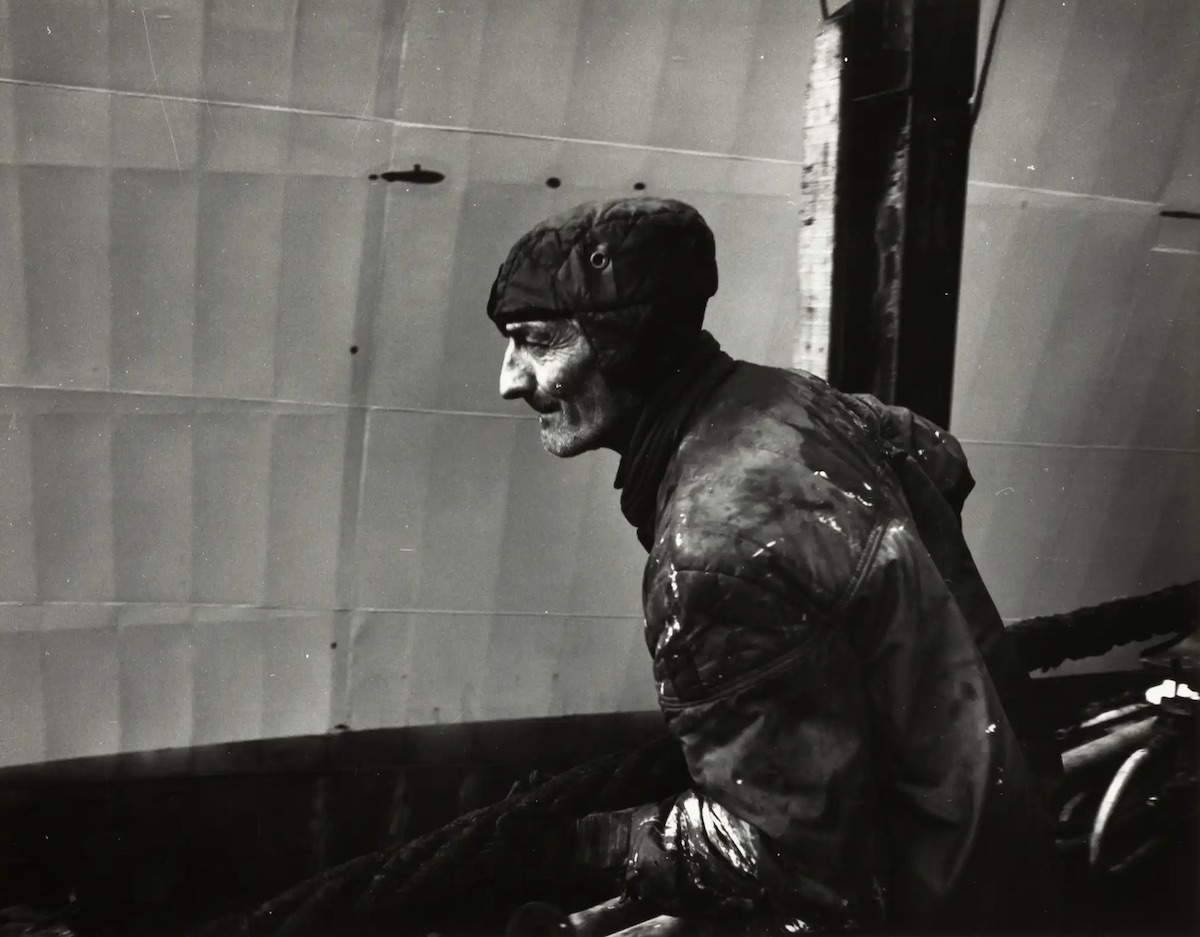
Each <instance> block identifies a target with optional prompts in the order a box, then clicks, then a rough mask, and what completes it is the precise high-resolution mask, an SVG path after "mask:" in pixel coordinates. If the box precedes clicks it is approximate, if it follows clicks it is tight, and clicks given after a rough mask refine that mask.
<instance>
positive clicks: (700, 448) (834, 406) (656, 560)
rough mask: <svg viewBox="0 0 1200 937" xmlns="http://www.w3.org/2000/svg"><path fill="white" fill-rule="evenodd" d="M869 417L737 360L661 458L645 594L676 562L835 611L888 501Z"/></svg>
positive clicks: (811, 382) (787, 375)
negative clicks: (663, 465)
mask: <svg viewBox="0 0 1200 937" xmlns="http://www.w3.org/2000/svg"><path fill="white" fill-rule="evenodd" d="M867 417H868V418H864V414H863V413H862V412H861V411H860V410H858V409H856V408H854V406H853V405H852V403H848V402H847V400H846V398H845V397H844V396H843V395H841V394H839V393H838V392H837V391H836V390H834V389H833V388H831V387H830V386H829V385H828V384H826V383H825V382H824V381H821V380H820V379H819V378H816V377H813V376H812V375H808V374H805V373H804V372H797V371H786V370H783V369H779V368H767V367H762V366H759V365H752V364H748V363H745V362H741V363H739V364H738V366H737V368H736V369H735V370H734V372H733V374H732V375H731V377H730V378H729V380H727V381H726V382H725V383H724V384H722V386H721V389H720V391H719V392H718V394H717V395H715V396H714V398H713V399H712V400H710V401H709V402H708V403H707V404H706V405H705V406H704V407H703V408H702V409H701V412H700V413H699V414H698V415H697V417H696V419H695V420H693V422H692V424H691V426H690V427H689V429H688V431H687V432H686V433H685V435H684V438H683V441H682V443H681V445H680V446H679V449H678V451H677V452H676V454H675V457H674V458H673V459H672V461H671V463H670V464H669V466H668V468H667V471H666V474H665V476H664V480H663V485H662V487H661V489H660V491H659V505H658V514H657V523H656V526H655V540H654V543H653V545H652V547H651V551H650V559H649V562H648V564H647V568H646V579H645V582H644V588H645V591H646V594H647V597H649V595H650V594H651V593H652V591H653V590H654V589H655V588H656V587H662V586H663V585H664V581H660V580H662V577H667V576H669V575H670V574H671V571H672V570H674V571H676V572H677V571H678V570H681V569H682V570H694V571H697V572H708V573H712V574H714V575H721V576H732V577H737V578H739V579H741V580H743V581H747V582H750V583H753V584H756V585H758V586H759V587H761V588H763V589H766V590H767V591H769V592H775V593H777V594H779V595H780V596H782V597H785V598H787V599H788V601H790V602H793V603H800V604H802V605H803V606H804V607H807V608H811V609H813V610H817V611H830V610H832V609H833V607H834V606H835V605H836V604H837V603H838V602H839V600H840V599H841V598H842V597H843V595H845V594H846V593H847V592H848V590H849V589H850V588H851V587H852V585H853V582H854V579H855V577H856V576H857V575H859V574H860V573H861V569H860V567H861V565H862V562H863V560H864V558H865V556H866V553H867V552H868V550H869V549H870V541H871V538H872V532H873V530H874V529H875V528H876V526H877V523H878V520H879V517H880V515H881V513H883V514H887V513H889V511H890V509H891V508H892V507H893V506H894V505H895V500H894V499H895V496H896V492H895V490H894V484H893V483H891V482H890V480H889V477H888V476H887V474H886V473H885V472H884V471H883V463H882V459H881V455H880V453H881V449H880V441H879V438H878V434H877V432H876V430H875V427H873V426H872V423H871V421H870V419H869V414H868V415H867Z"/></svg>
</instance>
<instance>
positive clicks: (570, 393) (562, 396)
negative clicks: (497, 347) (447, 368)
mask: <svg viewBox="0 0 1200 937" xmlns="http://www.w3.org/2000/svg"><path fill="white" fill-rule="evenodd" d="M505 333H506V334H507V335H508V348H507V350H506V351H505V353H504V364H503V365H502V366H501V369H500V396H502V397H503V398H504V399H505V400H516V399H518V398H522V399H524V400H525V401H526V402H527V403H528V404H529V405H530V406H531V407H533V409H535V410H537V411H538V413H540V414H541V424H542V426H541V428H542V445H543V446H545V447H546V451H547V452H549V453H551V454H553V455H556V456H560V457H562V458H567V457H569V456H573V455H579V453H581V452H587V451H588V450H590V449H597V448H600V447H602V446H606V445H611V442H612V439H613V436H614V430H616V428H617V427H618V425H619V424H620V423H621V421H622V419H623V417H625V416H626V415H627V414H628V413H629V410H630V406H631V404H630V402H629V401H628V400H625V399H623V398H622V397H621V395H619V394H617V393H615V392H614V391H613V389H612V388H611V387H610V386H609V384H608V382H607V381H606V380H605V379H604V375H603V374H601V373H600V368H599V366H598V364H597V362H596V355H595V351H594V350H593V348H592V346H591V344H590V343H589V342H588V341H587V339H586V338H585V337H584V335H583V332H582V331H581V330H580V328H579V325H578V324H577V323H576V322H575V321H574V320H570V319H556V320H553V321H548V322H546V321H532V322H514V323H511V324H509V325H507V326H505Z"/></svg>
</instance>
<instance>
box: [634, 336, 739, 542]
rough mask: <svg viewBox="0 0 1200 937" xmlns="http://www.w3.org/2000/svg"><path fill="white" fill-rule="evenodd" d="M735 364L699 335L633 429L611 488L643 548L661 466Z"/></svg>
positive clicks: (648, 536)
mask: <svg viewBox="0 0 1200 937" xmlns="http://www.w3.org/2000/svg"><path fill="white" fill-rule="evenodd" d="M735 363H736V362H735V361H734V360H733V358H731V357H730V356H729V355H727V354H726V353H725V352H723V351H722V350H721V346H720V345H719V344H718V343H717V340H716V339H715V338H713V337H712V335H710V334H709V333H708V332H701V333H700V334H699V335H698V336H697V337H696V340H695V342H694V343H693V344H692V345H691V347H689V348H688V349H687V350H686V351H684V352H683V353H682V354H680V355H679V356H678V357H677V358H675V359H674V361H673V362H672V364H671V366H670V369H669V371H668V374H667V376H666V377H665V378H664V379H663V380H662V382H661V383H660V384H659V386H658V389H657V390H655V392H654V394H653V395H652V396H651V398H650V400H649V402H648V403H647V404H646V406H645V409H643V410H642V413H641V415H640V416H639V417H638V421H637V423H636V424H635V425H634V428H633V434H632V436H631V437H630V440H629V446H628V448H627V449H626V450H625V454H624V455H623V456H622V457H621V462H620V465H619V466H618V467H617V477H616V480H615V482H614V483H613V487H614V488H617V489H620V491H621V513H622V514H624V515H625V519H626V520H628V521H629V523H631V524H632V525H633V526H634V527H636V528H637V534H638V540H639V541H641V544H642V546H644V547H645V548H646V549H647V550H649V549H650V547H651V545H652V544H653V543H654V522H655V513H656V507H657V504H658V489H659V487H660V486H661V485H662V480H663V475H664V474H665V473H666V470H667V464H668V463H669V462H670V460H671V457H672V456H673V455H675V452H676V450H677V449H678V448H679V444H680V442H682V440H683V434H684V431H685V430H686V429H687V427H688V425H689V424H690V423H691V420H692V417H693V416H694V414H695V412H696V410H697V409H698V408H699V407H700V405H701V404H702V403H703V402H704V401H705V400H706V399H707V398H708V396H709V394H710V393H711V392H712V391H713V390H714V389H715V388H716V387H717V385H718V384H720V383H721V382H722V381H724V380H725V378H727V377H728V376H729V374H730V372H731V371H732V370H733V368H734V365H735Z"/></svg>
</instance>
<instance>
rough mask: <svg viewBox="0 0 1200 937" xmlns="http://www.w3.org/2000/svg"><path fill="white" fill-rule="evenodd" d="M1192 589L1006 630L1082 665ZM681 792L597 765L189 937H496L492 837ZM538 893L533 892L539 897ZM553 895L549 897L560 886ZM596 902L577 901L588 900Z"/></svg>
mask: <svg viewBox="0 0 1200 937" xmlns="http://www.w3.org/2000/svg"><path fill="white" fill-rule="evenodd" d="M1198 604H1200V582H1191V583H1186V584H1184V585H1179V586H1172V587H1170V588H1168V589H1163V590H1160V591H1159V592H1155V593H1152V594H1150V595H1145V596H1135V597H1132V598H1124V599H1118V600H1116V601H1114V602H1108V603H1105V604H1103V605H1098V606H1092V607H1089V608H1081V609H1078V610H1077V611H1074V612H1069V613H1066V614H1062V615H1047V616H1042V617H1038V618H1031V619H1028V620H1026V621H1021V622H1017V623H1016V624H1014V625H1012V626H1011V627H1010V631H1011V633H1012V634H1013V636H1014V638H1015V639H1016V641H1017V644H1018V649H1019V651H1020V653H1021V655H1022V657H1023V659H1024V660H1025V661H1026V663H1027V665H1028V666H1030V669H1042V670H1045V669H1049V668H1051V667H1055V666H1058V665H1059V664H1061V663H1062V662H1063V661H1064V660H1069V659H1076V658H1080V657H1092V656H1096V655H1098V654H1103V653H1104V652H1106V651H1108V650H1109V649H1111V648H1112V647H1115V646H1117V645H1119V644H1125V643H1128V642H1130V641H1138V640H1144V639H1146V638H1150V637H1154V636H1156V635H1163V634H1169V633H1173V632H1183V631H1185V630H1187V629H1188V628H1190V627H1194V624H1195V620H1196V611H1197V607H1198ZM689 784H690V778H689V777H688V774H687V770H686V768H685V766H684V763H683V759H682V755H681V754H680V751H679V746H678V744H677V743H676V742H675V741H674V740H672V739H667V738H664V739H660V740H658V741H656V742H654V743H651V744H650V745H647V746H644V747H643V748H640V749H636V750H634V751H632V752H618V753H613V754H609V755H605V756H603V757H601V758H597V759H596V760H594V761H591V762H588V763H586V764H583V765H580V766H579V767H577V768H574V769H572V770H570V771H566V772H564V773H562V774H560V775H557V776H555V777H553V778H551V779H550V780H548V781H546V782H545V783H543V784H541V785H539V786H538V787H535V788H534V789H532V790H530V791H527V792H525V793H523V794H519V795H516V794H514V795H510V796H509V797H508V798H506V799H505V800H503V801H501V802H499V803H497V804H493V805H491V806H488V807H483V808H481V809H479V810H475V811H473V812H471V813H468V814H465V815H463V816H461V817H459V818H458V819H456V820H454V821H453V822H452V823H450V824H449V825H448V826H445V827H443V828H442V829H440V830H435V831H434V832H432V833H429V834H427V835H425V836H422V837H420V838H419V839H416V840H413V841H411V842H408V843H401V844H397V845H394V846H390V847H387V848H385V849H383V850H380V851H378V852H374V853H370V854H369V855H366V856H362V857H359V858H357V859H353V860H351V861H349V862H346V863H343V864H341V865H339V866H336V867H334V868H332V869H329V870H327V871H325V872H323V873H321V874H320V875H318V876H315V877H314V878H310V879H308V880H306V881H304V882H301V883H300V884H299V885H297V886H295V887H294V888H292V889H290V890H288V891H287V892H285V893H283V894H282V895H280V896H278V897H277V898H275V899H273V900H271V901H269V902H267V903H266V904H264V905H262V906H261V907H259V908H258V909H257V910H255V911H253V912H252V913H250V914H249V915H244V916H237V917H234V918H226V919H223V920H220V921H217V922H214V923H213V924H211V925H209V927H207V928H205V929H204V930H202V931H200V932H198V934H197V937H201V935H208V937H218V935H219V937H260V935H267V934H270V935H278V937H283V935H314V934H322V933H324V934H329V933H346V932H348V931H352V932H354V933H356V934H371V933H382V932H386V933H389V934H393V935H394V934H424V933H426V932H427V931H428V930H429V929H430V928H432V927H437V929H438V930H439V931H440V932H443V933H445V932H446V931H447V929H448V928H454V927H455V926H457V927H460V928H467V929H471V928H476V929H480V928H482V929H487V930H489V932H491V931H495V932H499V931H500V930H501V929H502V926H503V921H504V919H505V918H506V917H507V915H508V913H509V912H511V910H512V909H513V908H515V907H517V906H518V905H520V904H522V903H524V902H526V901H531V900H535V899H537V898H544V897H545V895H546V894H547V893H548V891H549V887H548V886H547V883H545V882H539V881H538V880H537V879H536V877H532V876H530V875H529V874H528V869H527V868H526V867H525V866H524V865H523V863H522V861H521V857H522V856H523V855H527V854H528V853H529V852H530V849H531V846H532V847H534V848H536V845H537V844H536V842H534V843H530V842H528V841H526V840H524V839H513V838H511V837H510V838H506V837H505V836H504V835H503V833H501V832H499V830H498V826H502V824H501V821H502V819H504V818H506V817H511V816H513V815H516V814H520V813H522V812H527V813H530V814H532V815H534V816H535V817H536V816H541V817H546V816H550V817H554V818H561V819H576V818H578V817H581V816H584V815H585V814H588V813H594V812H601V811H609V810H621V809H625V808H627V807H634V806H639V805H641V804H645V803H650V802H653V801H656V800H662V799H664V798H666V797H669V796H671V795H673V794H676V793H678V792H679V791H681V790H683V789H685V788H686V787H687V786H688V785H689ZM539 889H540V890H539ZM554 893H555V894H559V895H561V893H562V886H561V883H555V886H554ZM603 897H606V896H604V895H599V896H595V897H594V898H589V899H588V900H580V901H579V902H578V905H579V906H580V907H582V906H583V905H584V904H586V903H588V901H593V900H600V899H601V898H603Z"/></svg>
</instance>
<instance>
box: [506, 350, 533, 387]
mask: <svg viewBox="0 0 1200 937" xmlns="http://www.w3.org/2000/svg"><path fill="white" fill-rule="evenodd" d="M516 352H517V350H516V345H515V343H514V342H512V341H510V342H509V343H508V348H507V350H506V351H505V352H504V363H503V364H502V365H501V366H500V396H501V397H503V398H504V399H505V400H517V399H519V398H521V397H528V396H529V394H530V393H531V392H532V391H533V375H532V374H530V373H529V369H528V368H527V367H525V366H524V365H523V364H522V363H521V362H520V361H519V360H518V357H517V353H516Z"/></svg>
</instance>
